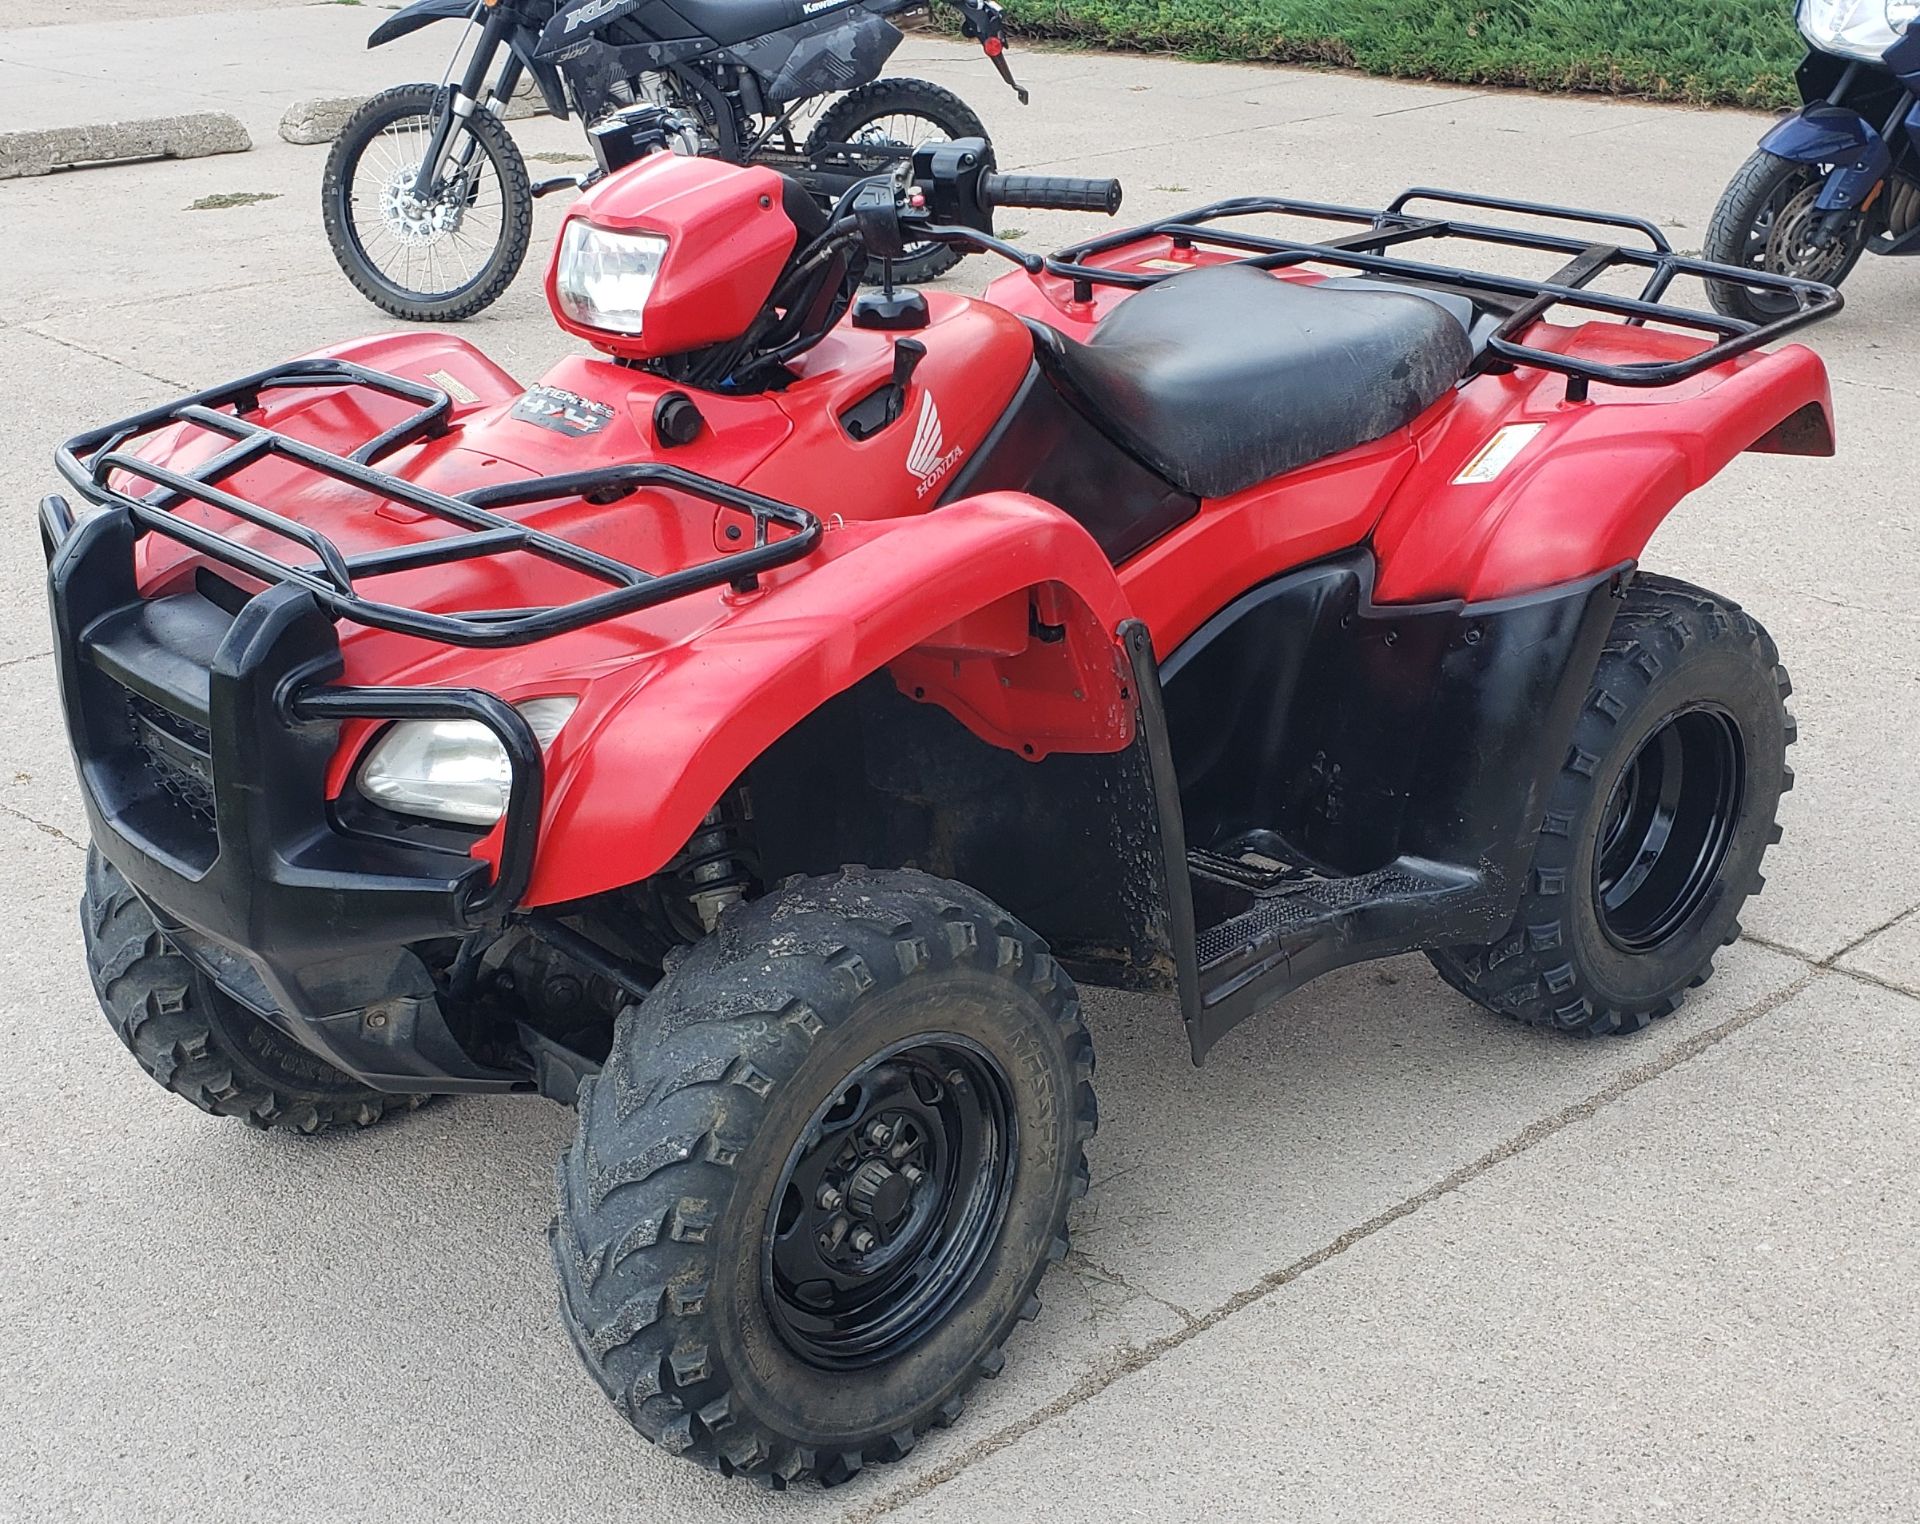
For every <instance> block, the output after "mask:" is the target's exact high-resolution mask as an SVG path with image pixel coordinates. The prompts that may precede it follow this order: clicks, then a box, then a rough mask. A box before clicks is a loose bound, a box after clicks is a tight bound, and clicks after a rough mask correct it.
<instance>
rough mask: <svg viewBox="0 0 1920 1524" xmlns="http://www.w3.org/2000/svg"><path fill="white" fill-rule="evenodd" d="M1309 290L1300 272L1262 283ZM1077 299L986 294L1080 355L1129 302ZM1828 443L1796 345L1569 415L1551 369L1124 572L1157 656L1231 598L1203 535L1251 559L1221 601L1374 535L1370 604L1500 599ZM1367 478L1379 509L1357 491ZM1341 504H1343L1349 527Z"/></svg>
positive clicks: (1245, 503) (1473, 383)
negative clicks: (1684, 504) (1390, 457)
mask: <svg viewBox="0 0 1920 1524" xmlns="http://www.w3.org/2000/svg"><path fill="white" fill-rule="evenodd" d="M1228 258H1229V256H1228V255H1226V254H1224V253H1221V252H1219V251H1214V250H1206V249H1188V250H1181V249H1176V248H1174V246H1173V245H1172V243H1171V242H1170V241H1169V240H1168V239H1166V238H1163V237H1159V236H1157V235H1156V236H1154V237H1151V238H1147V239H1143V240H1141V241H1140V242H1139V243H1137V244H1134V245H1130V246H1128V247H1126V248H1124V249H1120V250H1115V251H1112V252H1110V253H1109V254H1107V255H1105V256H1103V257H1102V259H1101V260H1100V261H1099V263H1101V264H1103V265H1106V266H1109V267H1112V268H1115V269H1127V270H1135V271H1141V272H1144V273H1151V274H1168V273H1173V272H1174V271H1176V270H1179V269H1189V268H1195V267H1198V266H1202V265H1207V264H1217V263H1222V262H1224V261H1226V260H1227V259H1228ZM1317 278H1318V277H1317V276H1315V275H1313V274H1311V273H1310V272H1304V271H1298V270H1287V271H1281V272H1278V273H1277V275H1276V279H1286V280H1302V281H1313V280H1315V279H1317ZM1091 293H1092V300H1091V301H1086V302H1079V301H1075V300H1074V299H1073V287H1072V283H1071V282H1070V281H1067V280H1063V279H1060V278H1059V277H1056V276H1051V275H1043V276H1038V277H1028V276H1027V275H1025V274H1022V273H1019V272H1016V273H1013V274H1010V275H1005V276H1002V277H1001V278H1000V279H999V280H997V281H995V282H994V283H993V284H992V285H991V286H990V287H989V288H988V290H987V297H988V299H989V300H991V301H993V302H995V303H997V304H998V305H1001V306H1004V307H1006V308H1007V309H1008V310H1010V311H1014V312H1020V313H1024V314H1026V315H1028V316H1031V317H1034V318H1036V319H1038V320H1040V321H1042V322H1046V323H1050V324H1052V325H1053V326H1054V327H1056V328H1059V329H1060V330H1061V331H1062V332H1064V333H1067V334H1070V335H1071V336H1073V337H1074V338H1078V339H1082V340H1084V339H1085V338H1086V337H1087V336H1088V335H1089V334H1090V333H1091V332H1092V330H1093V328H1094V327H1095V326H1096V325H1097V324H1098V323H1099V321H1100V320H1101V319H1102V318H1103V317H1105V316H1106V315H1107V314H1108V313H1109V312H1111V311H1112V310H1113V309H1114V308H1115V307H1116V306H1118V305H1119V304H1120V303H1121V302H1123V301H1125V300H1126V299H1127V297H1128V296H1129V295H1130V294H1131V293H1130V292H1129V291H1128V289H1126V288H1124V287H1118V286H1102V285H1094V286H1093V287H1092V288H1091ZM1524 340H1525V342H1526V343H1528V344H1530V345H1534V346H1537V347H1539V348H1542V349H1551V350H1555V351H1557V352H1560V353H1578V354H1583V355H1588V356H1591V357H1593V358H1596V359H1600V360H1604V361H1607V362H1610V363H1625V362H1632V361H1636V360H1668V359H1676V358H1680V357H1684V356H1686V355H1689V354H1694V353H1698V352H1699V350H1700V349H1702V348H1704V347H1705V342H1706V341H1705V340H1703V339H1700V338H1696V337H1694V336H1691V335H1682V334H1677V333H1671V332H1664V331H1659V330H1653V329H1648V328H1644V327H1641V328H1633V327H1628V326H1627V325H1626V324H1624V323H1607V322H1593V323H1587V324H1584V325H1583V326H1580V327H1577V328H1574V327H1563V326H1557V325H1554V324H1551V323H1537V324H1535V325H1534V326H1533V327H1532V328H1531V329H1529V330H1528V331H1527V333H1526V334H1525V336H1524ZM1534 424H1538V425H1540V426H1541V427H1540V429H1539V431H1538V433H1537V434H1536V435H1534V437H1533V438H1532V439H1531V440H1530V441H1528V443H1527V444H1526V447H1525V448H1524V449H1523V450H1521V451H1520V453H1519V454H1518V455H1517V456H1516V457H1515V458H1514V460H1513V462H1512V463H1511V464H1510V465H1509V466H1507V468H1506V469H1505V470H1503V471H1501V472H1500V474H1499V475H1498V476H1497V477H1495V478H1494V479H1493V480H1491V481H1487V482H1483V483H1473V482H1457V481H1456V480H1455V478H1456V477H1457V476H1458V475H1459V474H1460V473H1461V471H1462V470H1463V468H1464V467H1466V465H1467V464H1468V463H1469V462H1470V461H1472V460H1473V459H1474V457H1475V456H1476V455H1477V454H1478V453H1479V451H1480V450H1481V449H1482V448H1484V447H1485V446H1486V445H1487V444H1488V443H1489V441H1491V440H1492V439H1493V437H1494V436H1495V435H1496V434H1497V433H1498V432H1499V430H1501V429H1502V428H1504V427H1507V426H1509V425H1520V426H1530V425H1534ZM1832 439H1833V433H1832V398H1831V395H1830V390H1829V387H1828V383H1827V375H1826V368H1825V366H1824V365H1823V364H1822V363H1821V361H1820V359H1819V357H1818V356H1817V355H1815V354H1814V353H1813V352H1812V351H1810V350H1808V349H1806V348H1804V347H1802V346H1800V345H1797V344H1795V345H1788V346H1786V347H1784V348H1782V349H1779V350H1776V351H1773V352H1770V353H1755V354H1747V355H1742V356H1740V357H1738V358H1736V359H1734V360H1730V361H1728V362H1727V363H1725V364H1723V365H1718V366H1715V367H1714V368H1712V369H1711V370H1708V371H1705V372H1703V373H1701V374H1700V375H1698V376H1696V377H1694V378H1693V379H1692V380H1690V381H1686V382H1682V383H1680V384H1678V385H1674V386H1663V387H1654V388H1644V389H1643V388H1635V387H1622V386H1602V385H1595V386H1594V387H1593V388H1592V389H1591V392H1590V395H1589V396H1588V397H1587V399H1586V400H1584V401H1581V402H1569V401H1568V400H1567V382H1566V379H1565V378H1564V377H1562V376H1558V375H1555V374H1551V373H1548V372H1543V371H1537V370H1521V371H1517V372H1513V373H1510V374H1507V375H1498V374H1483V375H1476V376H1474V377H1473V378H1472V379H1471V380H1469V381H1468V382H1467V383H1466V384H1465V385H1464V386H1461V387H1458V388H1456V389H1455V390H1454V391H1453V392H1452V393H1451V394H1449V395H1448V396H1447V397H1444V398H1442V399H1441V400H1440V401H1439V402H1437V403H1435V404H1434V406H1433V407H1431V408H1429V409H1428V410H1427V412H1426V413H1424V414H1423V415H1422V416H1421V417H1419V418H1417V419H1415V420H1414V422H1413V423H1412V424H1411V425H1410V426H1409V427H1408V428H1407V429H1405V430H1404V431H1401V432H1400V433H1396V434H1394V435H1390V436H1388V438H1387V439H1385V440H1381V441H1376V442H1375V443H1374V444H1372V445H1363V446H1360V447H1359V448H1358V449H1356V450H1349V451H1346V452H1344V453H1343V454H1340V455H1336V456H1332V457H1330V458H1328V459H1326V460H1323V461H1319V462H1316V463H1315V464H1313V465H1311V466H1308V467H1306V468H1304V469H1303V470H1300V471H1296V472H1293V473H1292V474H1290V475H1289V476H1286V477H1284V478H1282V479H1281V480H1280V481H1278V482H1275V483H1266V484H1263V485H1262V486H1260V487H1256V488H1252V489H1250V490H1249V491H1247V492H1243V493H1241V494H1239V495H1238V496H1236V497H1235V498H1233V499H1231V500H1228V501H1227V502H1221V503H1208V504H1206V505H1204V506H1203V508H1202V511H1201V514H1200V516H1199V518H1198V519H1196V520H1195V521H1194V522H1193V523H1192V524H1190V525H1187V526H1185V527H1184V528H1182V529H1181V530H1180V531H1178V532H1176V533H1175V534H1173V535H1170V536H1169V537H1168V538H1167V539H1165V540H1163V541H1161V542H1160V543H1159V544H1157V545H1154V546H1151V547H1149V548H1148V549H1147V550H1146V551H1145V552H1143V553H1142V554H1141V555H1139V556H1137V557H1136V558H1134V560H1133V561H1131V562H1129V563H1128V564H1127V565H1126V566H1125V567H1124V568H1122V573H1121V576H1122V581H1123V582H1124V583H1125V585H1126V587H1127V591H1128V594H1129V596H1130V597H1132V598H1133V599H1134V600H1135V601H1136V603H1137V604H1138V606H1139V608H1140V611H1141V613H1142V615H1143V617H1145V618H1146V619H1147V620H1148V623H1149V625H1150V626H1151V628H1152V630H1153V632H1154V645H1155V648H1156V649H1157V650H1159V651H1160V652H1161V654H1163V655H1164V654H1165V653H1166V652H1167V651H1168V650H1169V649H1170V648H1171V647H1172V646H1173V645H1177V644H1178V643H1179V641H1180V640H1182V639H1184V638H1185V636H1186V635H1187V634H1189V633H1191V631H1192V630H1193V629H1195V628H1197V627H1198V624H1199V623H1200V621H1201V620H1204V619H1205V618H1206V617H1207V616H1208V615H1209V614H1211V613H1212V612H1213V609H1215V608H1218V607H1219V606H1220V604H1221V603H1224V602H1225V601H1226V597H1231V596H1233V593H1232V592H1229V593H1227V594H1226V597H1219V596H1218V591H1219V589H1220V588H1222V587H1223V586H1225V585H1226V584H1227V583H1229V582H1232V581H1234V580H1235V577H1234V576H1233V575H1230V574H1229V575H1223V574H1222V569H1221V568H1220V567H1219V566H1218V565H1217V564H1216V563H1215V561H1214V560H1213V558H1212V557H1211V556H1204V555H1190V554H1189V551H1190V549H1192V548H1194V542H1195V541H1197V540H1198V539H1200V538H1201V537H1203V536H1208V535H1211V537H1212V538H1213V539H1214V540H1215V543H1216V544H1217V546H1218V547H1219V549H1220V551H1221V552H1222V553H1224V554H1238V555H1240V556H1244V557H1245V558H1246V559H1245V560H1244V561H1241V560H1236V561H1235V562H1234V563H1233V565H1232V567H1231V568H1230V571H1231V572H1234V573H1237V572H1239V571H1241V570H1242V569H1244V570H1245V572H1246V573H1247V574H1248V575H1247V576H1246V579H1245V580H1244V581H1243V582H1241V583H1240V585H1239V587H1238V588H1235V589H1234V590H1233V591H1235V592H1237V591H1240V590H1242V589H1244V588H1245V587H1247V586H1251V585H1252V584H1253V583H1254V582H1256V581H1259V580H1261V579H1262V578H1263V577H1266V576H1270V575H1272V574H1273V573H1274V572H1276V571H1280V570H1284V569H1285V568H1286V567H1287V566H1291V565H1299V564H1301V563H1303V562H1304V561H1307V560H1311V559H1313V558H1314V557H1316V556H1319V555H1325V554H1327V553H1329V552H1331V551H1333V550H1337V549H1343V548H1345V547H1347V546H1349V545H1356V544H1359V543H1361V542H1362V541H1366V540H1369V539H1370V540H1371V542H1372V546H1373V550H1374V553H1375V556H1376V558H1377V563H1378V581H1377V583H1376V585H1375V589H1374V595H1375V597H1376V598H1378V599H1379V600H1380V601H1381V602H1384V603H1421V602H1428V601H1432V600H1436V599H1447V598H1465V599H1471V600H1484V599H1493V598H1506V597H1511V596H1514V595H1516V594H1519V593H1527V592H1533V591H1537V590H1538V589H1540V588H1544V587H1551V586H1554V585H1556V584H1558V583H1562V582H1569V581H1574V580H1576V579H1578V578H1581V577H1585V576H1590V575H1592V574H1594V573H1596V572H1599V571H1602V570H1604V569H1605V568H1607V567H1609V566H1617V565H1619V564H1620V563H1621V562H1623V561H1632V560H1637V559H1638V558H1639V556H1640V553H1641V551H1642V550H1644V549H1645V547H1646V543H1647V541H1648V540H1649V539H1650V538H1651V537H1652V534H1653V531H1654V530H1655V529H1656V528H1658V527H1659V524H1660V521H1661V520H1662V519H1663V518H1665V517H1666V515H1667V513H1668V512H1669V511H1670V510H1671V509H1672V508H1673V506H1674V505H1675V504H1676V503H1678V502H1679V501H1680V499H1681V498H1682V497H1684V496H1686V494H1687V493H1689V492H1691V491H1693V490H1694V489H1695V488H1696V487H1699V486H1701V485H1702V484H1703V483H1705V482H1707V481H1709V480H1711V479H1712V477H1713V476H1715V475H1716V474H1717V473H1718V472H1719V471H1721V470H1722V469H1723V468H1724V467H1725V466H1726V464H1727V462H1728V461H1729V460H1731V459H1732V458H1733V457H1734V456H1735V455H1738V454H1739V453H1741V452H1742V451H1743V450H1749V449H1767V450H1776V451H1779V452H1782V453H1806V454H1831V453H1832ZM1396 444H1397V445H1399V446H1402V447H1403V451H1402V452H1398V453H1396V455H1395V458H1396V460H1397V461H1398V462H1399V464H1400V465H1401V467H1402V469H1400V470H1399V471H1398V472H1397V473H1394V472H1390V471H1385V472H1382V473H1381V474H1380V476H1379V477H1378V478H1376V477H1374V476H1372V475H1370V474H1369V472H1368V469H1367V467H1368V463H1369V458H1370V457H1371V456H1373V455H1374V454H1375V453H1376V452H1379V451H1381V450H1383V449H1389V450H1390V449H1392V447H1393V446H1395V445H1396ZM1389 478H1390V479H1389ZM1380 481H1384V482H1385V491H1386V494H1387V496H1386V497H1380V496H1374V495H1372V493H1371V489H1373V488H1375V487H1377V485H1378V483H1379V482H1380ZM1315 487H1319V488H1322V489H1324V490H1325V493H1326V495H1325V496H1323V497H1321V498H1319V499H1318V501H1317V502H1315V504H1314V507H1313V508H1309V509H1307V511H1306V512H1305V513H1304V515H1303V513H1302V509H1303V507H1304V506H1305V504H1304V503H1303V499H1302V496H1301V495H1300V494H1301V492H1302V489H1305V491H1306V493H1307V495H1308V497H1309V499H1310V498H1311V494H1312V491H1313V489H1314V488H1315ZM1343 490H1344V491H1347V492H1350V493H1352V494H1353V496H1352V497H1350V498H1348V499H1347V500H1346V511H1345V512H1344V513H1343V512H1342V510H1341V497H1340V494H1341V492H1342V491H1343ZM1233 510H1241V511H1240V512H1238V513H1235V512H1233ZM1316 512H1317V513H1318V515H1319V517H1318V518H1317V519H1316V517H1315V515H1316ZM1223 520H1225V521H1227V522H1223ZM1276 526H1284V527H1276ZM1316 531H1317V532H1316ZM1346 531H1351V533H1350V534H1348V537H1347V538H1344V539H1342V538H1340V536H1341V534H1342V533H1344V532H1346ZM1202 589H1204V591H1202ZM1195 609H1199V610H1201V612H1200V614H1199V618H1198V619H1195V618H1193V617H1192V616H1193V611H1194V610H1195Z"/></svg>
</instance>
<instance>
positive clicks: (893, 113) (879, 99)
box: [806, 79, 987, 286]
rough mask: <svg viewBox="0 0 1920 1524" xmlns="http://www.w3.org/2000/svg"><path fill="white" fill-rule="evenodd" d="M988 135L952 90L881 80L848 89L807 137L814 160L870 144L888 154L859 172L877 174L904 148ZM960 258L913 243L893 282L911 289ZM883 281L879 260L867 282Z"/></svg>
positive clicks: (939, 246) (859, 165)
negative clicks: (836, 146) (831, 148)
mask: <svg viewBox="0 0 1920 1524" xmlns="http://www.w3.org/2000/svg"><path fill="white" fill-rule="evenodd" d="M986 135H987V129H986V127H985V126H984V125H983V124H982V123H981V121H980V118H979V117H978V116H976V115H975V114H974V112H973V108H972V107H970V106H969V105H968V104H967V103H966V102H965V101H963V100H961V99H960V97H959V96H957V95H955V94H954V93H953V92H952V91H951V90H946V89H943V88H941V87H940V86H939V85H936V84H932V83H930V82H928V81H927V80H924V79H877V80H875V81H874V82H873V83H872V84H870V85H862V86H861V87H860V88H859V89H858V90H849V91H848V92H847V93H846V94H845V95H843V96H841V97H840V99H839V100H837V101H835V102H834V103H833V104H832V105H831V106H829V107H828V108H827V109H826V110H825V111H823V112H822V113H821V114H820V119H819V121H817V122H816V123H814V127H813V131H811V132H810V133H808V134H807V143H806V153H807V157H808V158H810V159H811V158H813V157H814V156H815V155H817V154H820V153H822V152H824V151H825V149H826V146H827V145H828V144H830V143H846V144H849V145H851V146H853V147H855V148H856V149H857V148H858V147H859V146H860V145H862V144H871V145H872V146H873V147H875V148H876V149H881V150H884V152H880V153H876V154H874V155H873V157H872V158H871V159H870V160H866V161H860V162H856V164H855V165H854V168H856V169H858V170H860V171H861V172H862V173H865V174H873V175H878V174H885V173H886V172H887V171H889V170H891V169H892V168H894V167H895V166H896V165H897V164H898V163H899V162H900V160H899V154H900V150H902V149H914V148H918V147H920V146H921V144H923V143H950V142H953V141H954V140H956V139H958V138H984V137H986ZM960 258H961V256H960V253H959V251H958V250H956V249H954V248H952V247H951V246H949V245H947V244H943V243H915V244H909V245H907V252H906V256H905V257H904V258H902V259H896V260H895V261H894V262H893V278H894V280H896V281H897V282H899V283H900V284H901V285H906V286H911V285H914V284H916V283H918V282H920V281H923V280H932V279H933V278H934V277H936V276H938V275H943V274H945V273H946V272H947V271H948V270H951V269H952V268H953V267H954V266H955V265H957V264H958V263H959V262H960ZM881 279H882V274H881V267H880V261H879V260H877V259H876V260H872V261H869V263H868V267H867V275H866V283H867V284H868V285H878V284H879V283H880V281H881Z"/></svg>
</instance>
